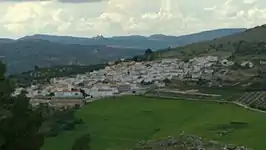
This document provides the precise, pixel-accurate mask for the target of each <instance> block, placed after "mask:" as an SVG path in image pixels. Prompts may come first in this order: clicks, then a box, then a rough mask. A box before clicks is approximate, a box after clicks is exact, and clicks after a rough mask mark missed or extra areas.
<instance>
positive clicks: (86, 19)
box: [0, 0, 266, 37]
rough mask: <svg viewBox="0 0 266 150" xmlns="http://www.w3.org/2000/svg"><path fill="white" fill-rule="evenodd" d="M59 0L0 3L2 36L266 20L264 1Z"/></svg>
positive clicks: (194, 28)
mask: <svg viewBox="0 0 266 150" xmlns="http://www.w3.org/2000/svg"><path fill="white" fill-rule="evenodd" d="M17 1H18V0H17ZM25 1H26V0H25ZM59 1H60V0H50V1H33V0H32V1H28V2H21V3H13V2H6V3H1V5H0V18H1V19H0V35H2V36H11V37H18V36H23V35H28V34H36V33H43V34H58V35H74V36H95V35H98V34H102V35H105V36H113V35H128V34H142V35H150V34H154V33H162V34H172V35H181V34H188V33H193V32H199V31H202V30H210V29H216V28H228V27H253V26H256V25H260V24H263V23H265V22H264V20H266V9H265V8H266V2H265V1H264V0H244V1H243V0H202V1H201V3H197V5H195V1H193V0H186V1H183V0H145V1H143V0H98V1H97V2H94V3H81V2H92V1H89V0H87V1H86V0H80V1H79V3H78V0H75V3H76V4H75V5H73V4H72V3H71V2H72V1H74V0H61V2H59ZM63 1H64V2H63ZM147 4H149V5H147Z"/></svg>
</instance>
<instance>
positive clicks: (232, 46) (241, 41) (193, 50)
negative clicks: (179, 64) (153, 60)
mask: <svg viewBox="0 0 266 150" xmlns="http://www.w3.org/2000/svg"><path fill="white" fill-rule="evenodd" d="M265 33H266V25H262V26H257V27H255V28H251V29H248V30H246V31H245V32H240V33H236V34H233V35H229V36H225V37H221V38H216V39H213V40H209V41H204V42H198V43H193V44H189V45H186V46H183V47H177V48H173V49H167V50H161V51H158V53H157V54H158V55H157V56H158V57H160V58H168V57H184V56H185V57H193V56H200V55H218V56H228V57H230V56H232V57H233V58H236V59H240V60H251V59H253V60H260V59H264V58H265V56H266V47H265V45H266V34H265Z"/></svg>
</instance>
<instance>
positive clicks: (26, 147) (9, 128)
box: [0, 62, 44, 150]
mask: <svg viewBox="0 0 266 150" xmlns="http://www.w3.org/2000/svg"><path fill="white" fill-rule="evenodd" d="M5 71H6V67H5V65H4V64H3V63H1V62H0V106H1V107H0V150H16V149H19V150H39V149H40V147H41V146H42V144H43V141H44V135H43V134H42V133H41V132H40V131H39V128H40V126H41V125H42V122H43V118H42V113H41V112H40V111H39V109H33V108H32V107H31V105H30V103H29V99H28V98H27V97H26V95H25V93H21V94H20V95H18V96H17V97H12V96H11V94H12V92H13V89H14V88H13V87H12V85H11V84H10V81H9V79H7V78H5V76H4V73H5Z"/></svg>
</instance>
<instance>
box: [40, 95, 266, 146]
mask: <svg viewBox="0 0 266 150" xmlns="http://www.w3.org/2000/svg"><path fill="white" fill-rule="evenodd" d="M206 110H208V111H206ZM75 115H76V117H77V118H81V119H82V120H83V121H84V123H85V124H83V125H80V126H77V128H75V129H74V130H72V131H67V132H63V133H61V134H59V135H58V136H56V137H53V138H49V139H47V140H46V141H45V143H44V146H43V148H42V150H58V149H64V150H70V149H71V146H72V144H73V143H74V141H75V139H76V138H79V137H80V136H81V135H83V134H90V135H91V139H92V140H91V146H92V149H96V150H105V149H115V150H125V149H127V148H131V147H133V146H134V145H135V144H137V143H138V142H139V141H142V140H144V141H146V140H157V139H161V138H165V137H168V136H179V135H180V133H181V132H182V131H184V132H185V133H189V134H193V135H198V136H200V137H204V138H206V139H209V140H210V139H211V140H215V141H219V142H221V143H227V144H236V145H244V146H247V147H250V148H254V149H256V150H264V149H265V148H266V143H265V140H264V138H263V137H264V135H265V134H266V131H265V130H264V128H265V125H266V122H265V121H264V118H265V114H263V113H258V112H252V111H249V110H247V109H243V108H241V107H237V106H235V105H231V104H218V103H213V102H202V101H186V100H184V101H183V100H166V99H159V98H157V99H155V98H146V97H136V96H124V97H117V98H110V99H109V100H100V101H95V102H92V103H89V104H88V105H86V106H84V107H82V108H81V109H79V110H78V111H77V112H76V114H75ZM247 139H248V140H247Z"/></svg>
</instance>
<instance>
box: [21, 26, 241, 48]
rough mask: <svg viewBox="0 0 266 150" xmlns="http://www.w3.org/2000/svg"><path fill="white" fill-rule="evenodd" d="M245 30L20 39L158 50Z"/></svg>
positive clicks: (51, 36)
mask: <svg viewBox="0 0 266 150" xmlns="http://www.w3.org/2000/svg"><path fill="white" fill-rule="evenodd" d="M243 31H245V29H243V28H235V29H217V30H210V31H204V32H199V33H195V34H189V35H183V36H167V35H163V34H155V35H151V36H148V37H146V36H140V35H132V36H115V37H108V38H106V37H103V36H97V37H93V38H81V37H71V36H54V35H42V34H36V35H32V36H25V37H23V38H21V39H19V40H33V39H35V40H36V39H42V40H47V41H50V42H55V43H61V44H81V45H108V46H112V47H124V48H128V47H130V48H138V49H147V48H151V49H155V50H156V49H163V48H168V47H177V46H182V45H186V44H191V43H194V42H199V41H206V40H212V39H214V38H218V37H223V36H228V35H232V34H235V33H239V32H243Z"/></svg>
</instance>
